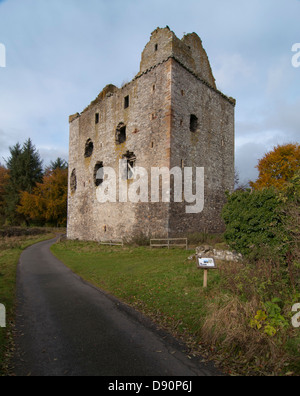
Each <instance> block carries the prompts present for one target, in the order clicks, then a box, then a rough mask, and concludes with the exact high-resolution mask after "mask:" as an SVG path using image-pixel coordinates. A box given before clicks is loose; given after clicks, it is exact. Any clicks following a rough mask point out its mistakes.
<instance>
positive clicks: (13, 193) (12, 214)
mask: <svg viewBox="0 0 300 396" xmlns="http://www.w3.org/2000/svg"><path fill="white" fill-rule="evenodd" d="M6 166H7V169H8V171H9V181H8V183H7V186H6V188H5V214H6V217H7V219H8V220H9V221H10V222H11V223H14V224H17V223H21V222H22V221H24V218H23V217H22V216H20V214H19V213H18V212H17V206H18V204H19V202H20V193H21V192H22V191H26V192H28V193H31V192H32V190H33V188H34V187H35V185H36V183H38V182H41V181H42V178H43V167H42V160H41V158H40V155H39V153H38V151H37V150H36V148H35V146H34V145H33V144H32V141H31V139H28V140H27V141H26V142H25V143H24V144H23V146H22V147H21V145H20V144H19V143H17V144H16V145H15V146H13V147H10V157H9V158H8V160H7V161H6Z"/></svg>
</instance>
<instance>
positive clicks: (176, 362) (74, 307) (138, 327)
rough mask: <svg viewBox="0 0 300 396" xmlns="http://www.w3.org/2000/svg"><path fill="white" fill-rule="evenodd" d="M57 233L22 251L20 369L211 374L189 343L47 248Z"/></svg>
mask: <svg viewBox="0 0 300 396" xmlns="http://www.w3.org/2000/svg"><path fill="white" fill-rule="evenodd" d="M53 243H54V240H52V241H46V242H42V243H39V244H37V245H34V246H32V247H30V248H28V249H27V250H25V251H24V252H23V254H22V256H21V258H20V262H19V266H18V276H17V301H18V302H17V318H16V336H15V343H16V352H15V356H14V359H13V365H14V373H15V375H17V376H27V375H31V376H210V375H214V376H215V375H220V373H219V372H218V371H217V370H216V369H214V368H213V366H212V365H204V364H201V363H199V361H198V360H196V359H189V358H188V357H187V356H186V355H185V353H184V349H185V348H184V345H181V344H180V343H178V342H177V341H176V340H175V339H173V338H172V337H171V336H169V335H167V334H165V333H164V332H162V331H160V330H158V329H157V328H156V327H155V325H154V324H152V323H151V322H150V321H149V320H148V319H146V318H144V317H143V316H142V315H141V314H139V313H137V312H135V311H134V310H133V309H131V308H130V307H128V306H127V305H125V304H122V303H121V302H119V301H118V300H116V299H115V298H113V297H111V296H108V295H107V294H105V293H104V292H102V291H101V290H99V289H97V288H95V287H93V286H91V285H90V284H88V283H86V282H84V281H83V280H82V279H81V278H79V277H78V276H77V275H75V274H74V273H73V272H72V271H70V270H69V269H68V268H66V267H65V266H64V264H62V263H61V262H60V261H59V260H57V259H56V258H55V257H54V256H53V255H52V254H51V252H50V250H49V248H50V246H51V244H53Z"/></svg>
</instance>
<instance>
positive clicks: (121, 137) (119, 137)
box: [116, 122, 126, 144]
mask: <svg viewBox="0 0 300 396" xmlns="http://www.w3.org/2000/svg"><path fill="white" fill-rule="evenodd" d="M125 142H126V125H124V124H123V123H122V122H121V123H120V124H119V125H118V127H117V130H116V143H117V144H122V143H125Z"/></svg>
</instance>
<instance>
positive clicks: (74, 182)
mask: <svg viewBox="0 0 300 396" xmlns="http://www.w3.org/2000/svg"><path fill="white" fill-rule="evenodd" d="M70 188H71V192H72V193H74V192H75V191H76V190H77V177H76V169H73V170H72V173H71V179H70Z"/></svg>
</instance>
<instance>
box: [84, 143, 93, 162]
mask: <svg viewBox="0 0 300 396" xmlns="http://www.w3.org/2000/svg"><path fill="white" fill-rule="evenodd" d="M93 151H94V143H93V142H92V140H91V139H88V140H87V142H86V144H85V150H84V157H85V158H89V157H91V156H92V155H93Z"/></svg>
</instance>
